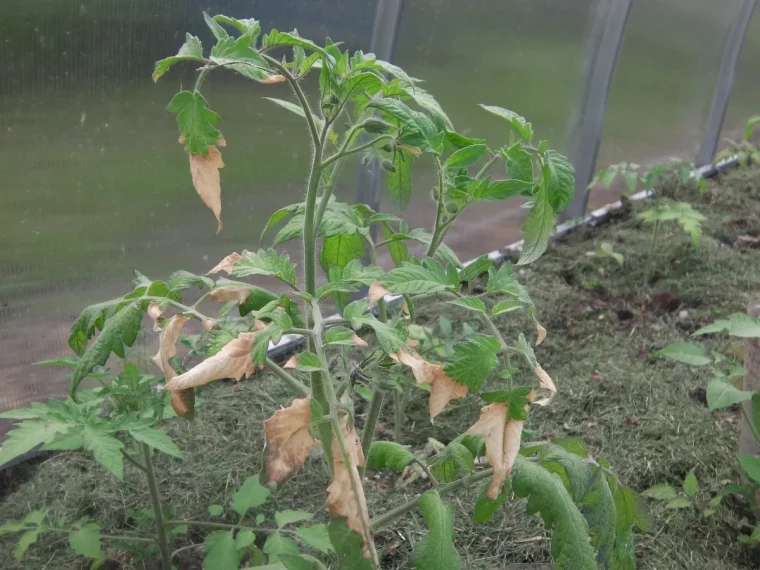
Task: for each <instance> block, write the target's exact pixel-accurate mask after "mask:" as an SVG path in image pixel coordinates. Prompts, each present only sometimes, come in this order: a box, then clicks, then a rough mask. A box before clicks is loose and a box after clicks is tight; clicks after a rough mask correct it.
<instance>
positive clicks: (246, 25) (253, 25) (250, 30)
mask: <svg viewBox="0 0 760 570" xmlns="http://www.w3.org/2000/svg"><path fill="white" fill-rule="evenodd" d="M213 19H214V21H216V22H219V23H220V24H224V25H226V26H230V27H231V28H235V29H236V30H238V31H239V32H240V33H242V34H248V35H249V36H251V45H254V44H255V42H256V38H258V37H259V34H260V33H261V24H259V22H258V20H254V19H252V18H242V19H239V20H238V19H237V18H231V17H229V16H224V15H222V14H217V15H216V16H214V18H213Z"/></svg>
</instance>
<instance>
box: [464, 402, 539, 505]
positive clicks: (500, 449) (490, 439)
mask: <svg viewBox="0 0 760 570" xmlns="http://www.w3.org/2000/svg"><path fill="white" fill-rule="evenodd" d="M507 412H508V409H507V403H506V402H495V403H493V404H489V405H487V406H483V407H482V408H481V409H480V418H479V419H478V421H477V423H475V424H474V425H473V426H472V427H471V428H470V429H468V430H467V433H468V434H470V435H482V436H483V437H484V438H485V443H486V458H487V459H488V462H489V463H490V464H491V467H493V477H492V479H491V484H490V485H489V486H488V491H487V492H486V495H487V496H488V498H489V499H491V500H495V499H496V498H497V497H498V496H499V495H500V494H501V492H502V489H503V488H504V481H505V480H506V479H507V475H509V471H510V470H511V469H512V465H514V463H515V458H516V457H517V454H518V453H519V451H520V437H521V436H522V428H523V424H524V423H525V421H524V420H514V419H510V420H509V421H507Z"/></svg>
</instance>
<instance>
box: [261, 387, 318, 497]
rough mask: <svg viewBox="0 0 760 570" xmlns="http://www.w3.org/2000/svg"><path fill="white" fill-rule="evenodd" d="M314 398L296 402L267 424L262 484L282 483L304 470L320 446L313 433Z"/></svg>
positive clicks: (275, 415)
mask: <svg viewBox="0 0 760 570" xmlns="http://www.w3.org/2000/svg"><path fill="white" fill-rule="evenodd" d="M309 422H311V396H309V397H307V398H301V399H296V400H293V402H292V403H291V404H290V406H289V407H287V408H284V409H281V410H277V411H276V412H275V413H274V414H273V415H272V417H271V418H269V419H268V420H266V421H265V422H264V434H265V436H266V441H267V448H266V461H265V462H264V471H263V472H262V482H263V483H268V482H270V481H274V482H276V483H281V482H282V481H284V480H285V479H287V478H288V477H290V476H291V475H292V474H293V473H294V472H295V471H297V470H298V469H300V468H301V467H302V466H303V464H304V462H305V461H306V458H307V457H308V456H309V452H310V451H311V450H312V448H314V446H316V445H317V442H316V441H315V440H314V438H313V437H312V436H311V432H310V431H309Z"/></svg>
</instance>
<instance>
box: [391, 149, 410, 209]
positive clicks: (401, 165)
mask: <svg viewBox="0 0 760 570" xmlns="http://www.w3.org/2000/svg"><path fill="white" fill-rule="evenodd" d="M413 163H414V155H412V153H410V152H406V151H404V150H401V149H397V150H396V154H395V155H394V156H393V167H394V169H395V170H392V171H391V170H385V181H386V184H387V185H388V193H389V194H390V197H391V202H392V203H393V205H394V206H395V207H396V208H398V209H399V210H405V209H406V206H407V204H409V199H410V198H411V197H412V165H413Z"/></svg>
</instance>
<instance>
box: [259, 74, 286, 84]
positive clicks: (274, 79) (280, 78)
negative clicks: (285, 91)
mask: <svg viewBox="0 0 760 570" xmlns="http://www.w3.org/2000/svg"><path fill="white" fill-rule="evenodd" d="M261 82H262V83H263V84H264V85H272V84H274V83H284V82H285V76H284V75H268V76H266V77H265V78H264V79H262V80H261Z"/></svg>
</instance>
